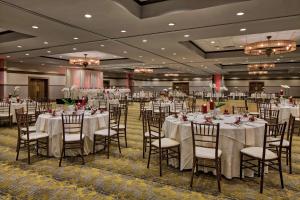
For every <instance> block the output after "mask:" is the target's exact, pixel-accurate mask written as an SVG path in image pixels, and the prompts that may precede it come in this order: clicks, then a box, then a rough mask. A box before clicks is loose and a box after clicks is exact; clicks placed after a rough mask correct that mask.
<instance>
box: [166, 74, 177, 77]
mask: <svg viewBox="0 0 300 200" xmlns="http://www.w3.org/2000/svg"><path fill="white" fill-rule="evenodd" d="M165 76H166V77H170V76H172V77H177V76H179V74H165Z"/></svg>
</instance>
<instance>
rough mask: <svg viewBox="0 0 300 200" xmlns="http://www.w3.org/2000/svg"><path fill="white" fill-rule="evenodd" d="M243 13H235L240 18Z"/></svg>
mask: <svg viewBox="0 0 300 200" xmlns="http://www.w3.org/2000/svg"><path fill="white" fill-rule="evenodd" d="M244 14H245V13H243V12H238V13H236V15H237V16H242V15H244Z"/></svg>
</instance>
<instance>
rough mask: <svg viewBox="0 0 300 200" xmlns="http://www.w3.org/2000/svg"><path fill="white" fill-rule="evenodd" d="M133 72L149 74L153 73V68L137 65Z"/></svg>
mask: <svg viewBox="0 0 300 200" xmlns="http://www.w3.org/2000/svg"><path fill="white" fill-rule="evenodd" d="M134 73H140V74H150V73H153V69H150V68H142V67H138V68H135V69H134Z"/></svg>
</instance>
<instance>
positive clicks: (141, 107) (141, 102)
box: [140, 98, 146, 113]
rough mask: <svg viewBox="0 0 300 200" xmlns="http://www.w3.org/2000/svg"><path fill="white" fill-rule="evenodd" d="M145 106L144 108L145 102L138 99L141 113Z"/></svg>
mask: <svg viewBox="0 0 300 200" xmlns="http://www.w3.org/2000/svg"><path fill="white" fill-rule="evenodd" d="M145 106H146V101H145V100H144V99H143V98H141V99H140V112H141V113H142V111H143V110H144V109H145Z"/></svg>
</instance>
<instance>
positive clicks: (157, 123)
mask: <svg viewBox="0 0 300 200" xmlns="http://www.w3.org/2000/svg"><path fill="white" fill-rule="evenodd" d="M146 116H147V121H148V131H149V139H150V144H151V143H152V139H159V148H161V130H162V124H163V119H164V116H163V113H161V112H159V113H152V114H149V115H146ZM154 133H155V134H154Z"/></svg>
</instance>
